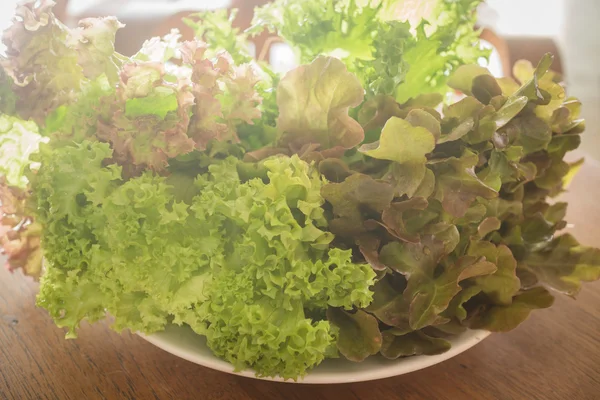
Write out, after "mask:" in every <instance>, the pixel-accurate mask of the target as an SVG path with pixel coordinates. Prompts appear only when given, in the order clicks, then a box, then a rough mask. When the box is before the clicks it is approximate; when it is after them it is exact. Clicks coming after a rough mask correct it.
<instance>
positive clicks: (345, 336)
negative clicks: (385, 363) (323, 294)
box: [327, 308, 382, 362]
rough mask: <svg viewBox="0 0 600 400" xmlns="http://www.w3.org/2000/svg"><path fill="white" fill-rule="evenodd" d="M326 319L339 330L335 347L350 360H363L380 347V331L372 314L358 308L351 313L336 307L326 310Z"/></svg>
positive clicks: (376, 351)
mask: <svg viewBox="0 0 600 400" xmlns="http://www.w3.org/2000/svg"><path fill="white" fill-rule="evenodd" d="M327 319H328V320H329V321H330V322H331V323H332V324H333V325H334V326H336V327H337V328H339V330H340V336H339V338H338V341H337V347H338V349H339V351H340V353H342V355H343V356H344V357H346V358H347V359H348V360H351V361H356V362H359V361H363V360H364V359H365V358H367V357H369V356H371V355H373V354H377V353H378V352H379V350H380V349H381V343H382V338H381V332H379V327H378V322H377V319H376V318H375V317H373V316H372V315H370V314H368V313H366V312H364V311H361V310H358V311H357V312H356V313H354V314H351V313H348V312H346V311H344V310H341V309H337V308H330V309H328V310H327Z"/></svg>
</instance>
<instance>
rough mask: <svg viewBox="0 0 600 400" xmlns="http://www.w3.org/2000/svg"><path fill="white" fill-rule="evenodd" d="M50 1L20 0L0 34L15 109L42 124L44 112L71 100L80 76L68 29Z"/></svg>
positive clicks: (77, 89) (79, 83)
mask: <svg viewBox="0 0 600 400" xmlns="http://www.w3.org/2000/svg"><path fill="white" fill-rule="evenodd" d="M53 6H54V2H53V1H51V0H44V1H42V2H41V3H40V4H39V5H38V4H36V3H35V2H32V1H31V2H24V3H22V4H20V5H19V6H18V7H17V10H16V17H15V19H14V20H13V25H12V26H10V27H9V28H8V29H7V30H6V31H4V34H3V36H2V41H3V42H4V44H5V45H6V47H7V51H6V54H7V58H3V59H0V65H1V66H2V67H3V68H4V70H5V72H6V74H7V75H8V76H9V77H10V78H11V79H12V80H13V83H14V84H13V91H14V93H15V95H16V97H17V105H16V108H17V112H18V114H19V115H20V116H21V117H23V118H25V119H29V118H31V119H33V120H34V121H36V122H37V123H38V124H42V123H43V121H44V119H45V116H46V113H48V112H50V111H52V110H53V109H55V108H56V107H58V106H60V105H62V104H65V103H67V102H69V101H70V100H72V98H73V96H74V95H75V94H76V93H77V92H78V91H79V88H80V85H81V82H82V80H83V79H84V75H83V70H82V68H81V66H80V65H79V64H78V55H77V51H76V50H75V48H74V47H72V46H70V45H69V40H70V31H69V29H68V28H67V27H66V26H64V25H63V24H62V23H61V22H60V21H59V20H58V19H57V18H56V17H55V16H54V14H53V13H52V7H53Z"/></svg>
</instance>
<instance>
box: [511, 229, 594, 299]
mask: <svg viewBox="0 0 600 400" xmlns="http://www.w3.org/2000/svg"><path fill="white" fill-rule="evenodd" d="M519 268H520V269H523V270H525V271H528V272H530V273H532V274H533V275H534V276H535V278H536V280H537V281H538V282H540V283H542V284H544V285H545V286H547V287H549V288H551V289H554V290H557V291H559V292H561V293H565V294H568V295H569V296H575V295H576V294H577V293H578V292H579V290H580V288H581V284H582V282H589V281H595V280H597V279H600V251H599V250H598V249H594V248H590V247H585V246H581V245H580V244H579V243H578V242H577V240H576V239H575V238H574V237H573V236H571V235H569V234H565V235H561V236H559V237H557V238H555V239H554V240H552V241H551V242H550V243H548V245H547V246H545V247H544V248H542V249H541V250H539V251H536V252H531V253H529V254H528V255H527V256H525V257H524V258H523V259H522V260H520V261H519Z"/></svg>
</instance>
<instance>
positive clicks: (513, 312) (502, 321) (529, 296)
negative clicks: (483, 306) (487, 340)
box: [470, 287, 554, 332]
mask: <svg viewBox="0 0 600 400" xmlns="http://www.w3.org/2000/svg"><path fill="white" fill-rule="evenodd" d="M552 303H554V297H552V295H551V294H550V293H549V292H548V291H547V290H546V289H544V288H543V287H536V288H533V289H531V290H526V291H523V292H522V293H520V294H518V295H517V296H515V298H514V299H513V301H512V303H511V304H510V305H505V306H492V307H491V308H489V309H488V310H486V312H482V313H481V314H478V315H476V316H475V317H473V319H472V320H471V321H470V327H471V328H473V329H486V330H489V331H492V332H507V331H510V330H512V329H515V328H516V327H517V326H519V324H520V323H521V322H523V321H525V319H527V317H528V316H529V314H530V313H531V311H533V310H537V309H541V308H548V307H550V306H551V305H552Z"/></svg>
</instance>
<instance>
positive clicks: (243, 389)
mask: <svg viewBox="0 0 600 400" xmlns="http://www.w3.org/2000/svg"><path fill="white" fill-rule="evenodd" d="M566 197H567V199H568V200H569V201H570V203H571V205H570V210H569V220H570V222H571V223H573V225H574V227H570V228H569V229H570V230H571V231H573V233H574V234H575V235H576V236H577V237H578V238H579V239H580V240H581V241H582V242H583V243H585V244H588V245H596V246H600V165H598V164H597V163H594V162H588V163H587V164H586V165H585V166H584V167H583V169H582V171H581V172H580V174H579V175H578V176H577V178H576V179H575V181H574V182H573V184H572V185H571V190H570V193H569V194H567V196H566ZM36 291H37V285H36V284H35V283H33V282H31V281H30V280H29V279H28V278H25V277H23V276H22V275H21V274H20V273H16V274H13V275H11V274H9V273H8V272H6V271H4V270H2V271H0V399H10V400H13V399H15V400H29V399H53V400H54V399H59V400H70V399H74V400H81V399H90V400H93V399H109V400H112V399H142V400H144V399H161V400H162V399H178V400H179V399H201V400H212V399H215V400H217V399H218V400H229V399H240V400H241V399H252V400H276V399H277V400H278V399H285V400H288V399H289V400H292V399H298V400H300V399H302V400H304V399H309V400H338V399H340V400H342V399H343V400H355V399H377V400H393V399H403V400H411V399H426V400H430V399H435V400H437V399H449V400H456V399H458V400H461V399H476V400H486V399H500V400H511V399H518V400H521V399H523V400H537V399H539V400H551V399H557V400H588V399H589V400H596V399H600V283H594V284H588V285H586V286H585V288H584V289H583V291H582V292H581V294H580V295H579V297H578V299H577V301H574V300H572V299H570V298H566V297H557V301H556V303H555V305H554V306H553V307H552V308H550V309H546V310H541V311H536V312H534V313H533V315H532V317H531V318H530V319H529V320H528V321H527V322H525V323H524V324H523V325H522V326H520V327H519V328H518V329H516V330H515V331H513V332H511V333H507V334H494V335H492V336H490V337H489V338H488V339H486V340H484V341H483V342H482V343H481V344H479V345H477V346H476V347H474V348H472V349H471V350H469V351H467V352H466V353H463V354H461V355H459V356H457V357H455V358H453V359H451V360H448V361H446V362H444V363H442V364H438V365H436V366H434V367H431V368H428V369H426V370H422V371H417V372H414V373H411V374H408V375H404V376H399V377H395V378H389V379H385V380H380V381H374V382H365V383H354V384H345V385H330V386H321V385H315V386H311V385H292V384H285V383H272V382H264V381H258V380H254V379H249V378H241V377H237V376H232V375H227V374H224V373H221V372H215V371H212V370H209V369H207V368H203V367H200V366H197V365H194V364H192V363H189V362H187V361H184V360H181V359H179V358H177V357H175V356H172V355H170V354H168V353H165V352H163V351H162V350H159V349H158V348H155V347H154V346H152V345H151V344H149V343H147V342H145V341H144V340H143V339H141V338H139V337H137V336H135V335H133V334H131V333H129V332H124V333H123V334H121V335H119V334H118V333H115V332H113V331H111V330H110V329H109V327H108V324H107V323H98V324H95V325H93V326H90V325H84V326H83V327H82V329H81V330H80V332H79V335H80V337H79V338H78V339H76V340H65V339H64V332H63V331H62V330H61V329H59V328H57V327H55V326H54V325H53V323H52V321H51V320H50V317H49V316H48V315H47V313H46V312H45V311H44V310H41V309H38V308H36V307H35V305H34V302H35V293H36Z"/></svg>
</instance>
